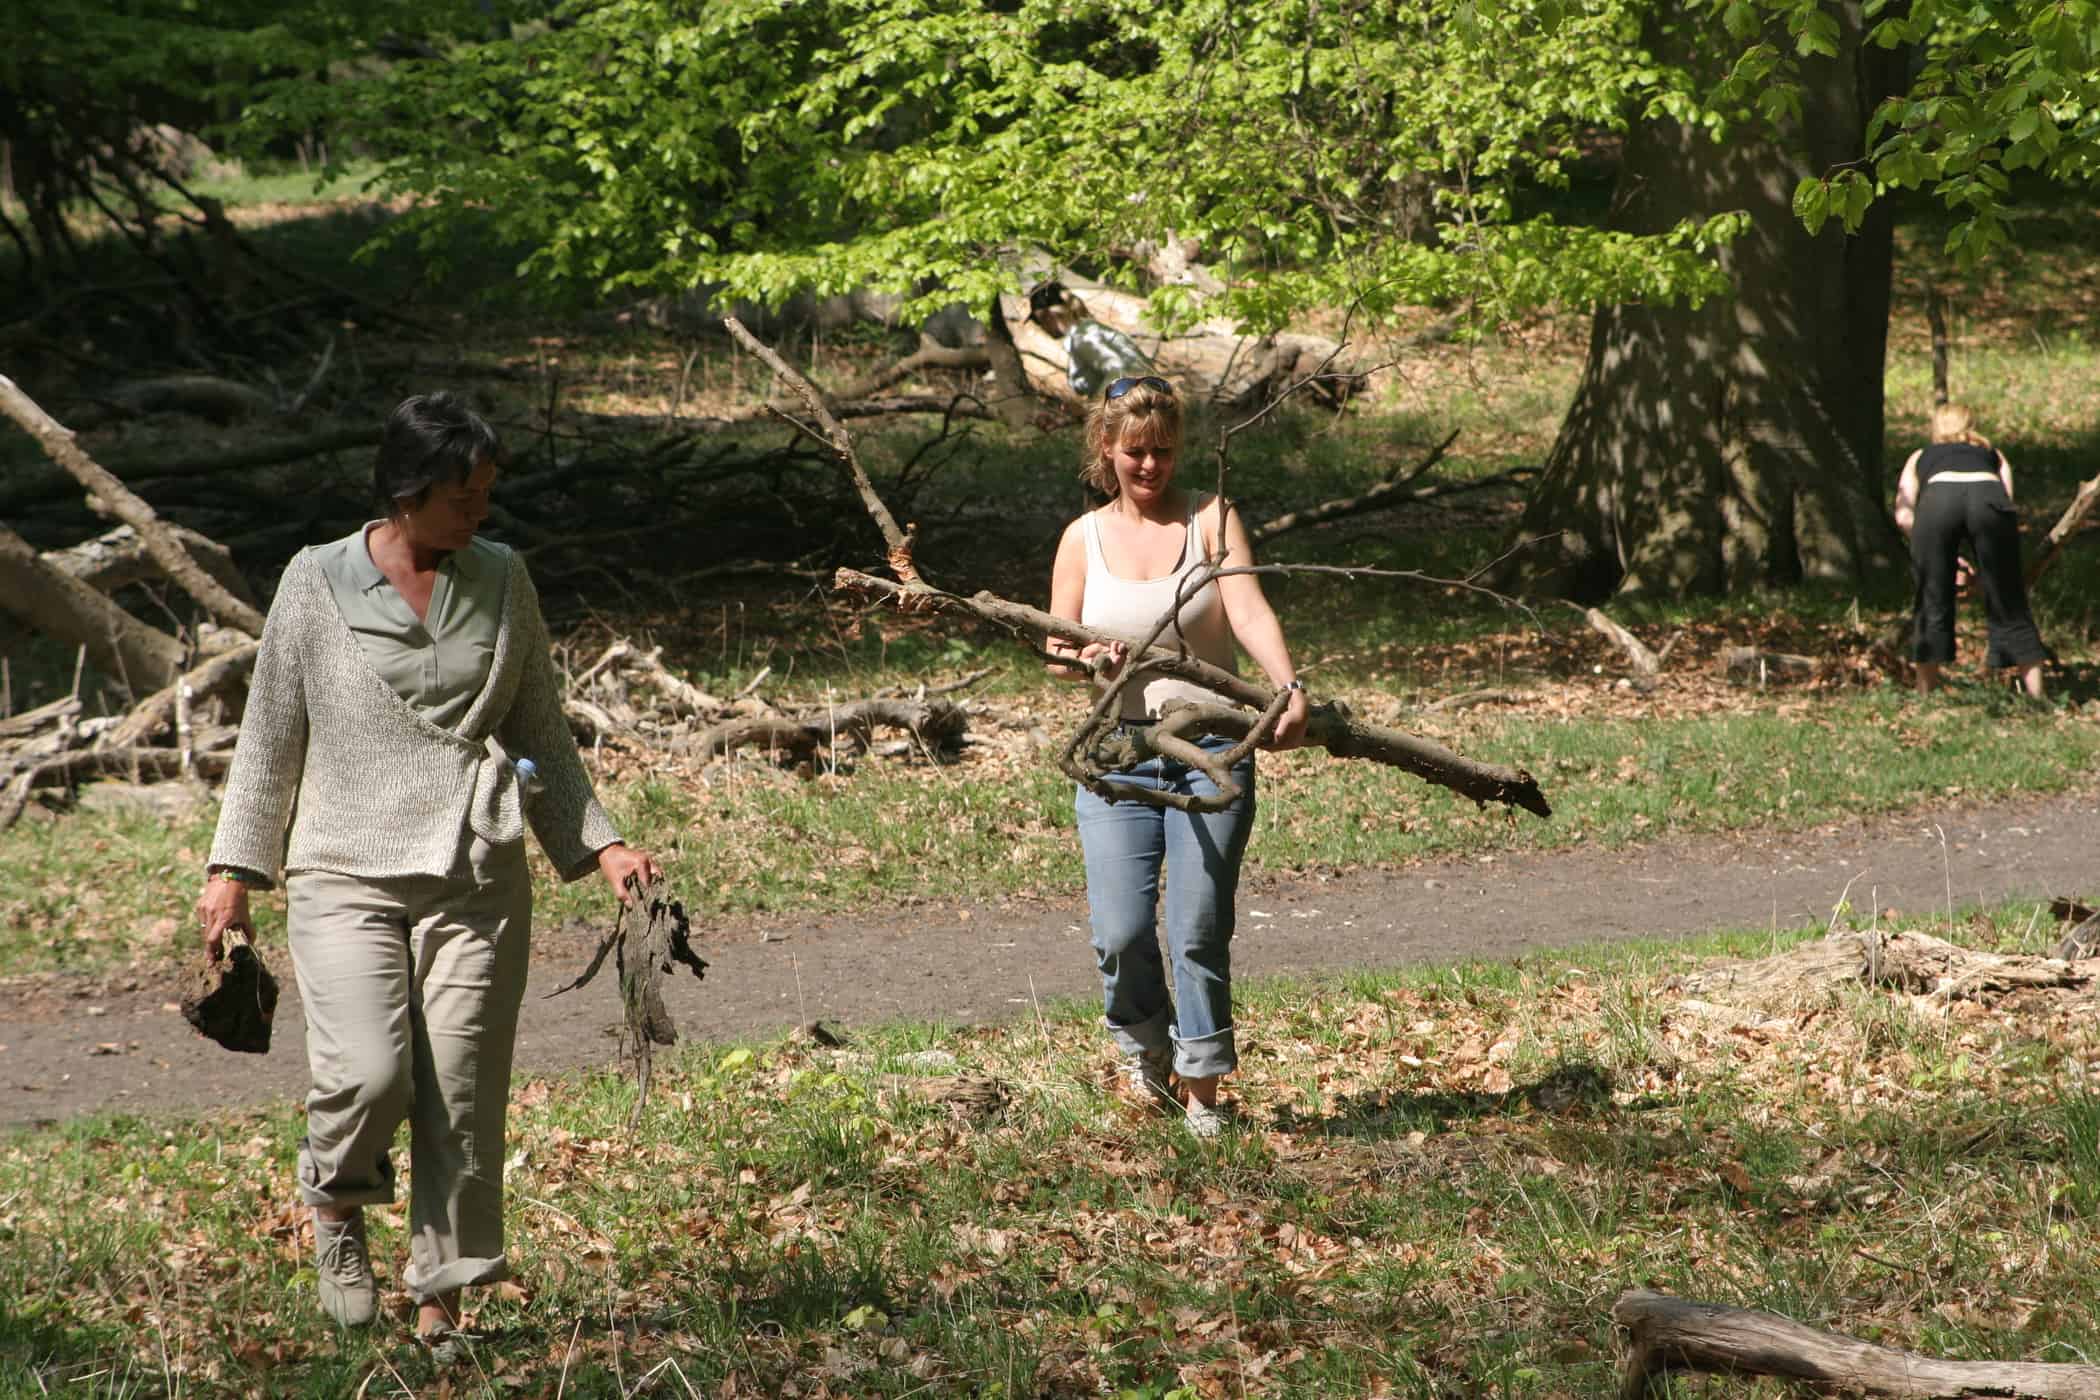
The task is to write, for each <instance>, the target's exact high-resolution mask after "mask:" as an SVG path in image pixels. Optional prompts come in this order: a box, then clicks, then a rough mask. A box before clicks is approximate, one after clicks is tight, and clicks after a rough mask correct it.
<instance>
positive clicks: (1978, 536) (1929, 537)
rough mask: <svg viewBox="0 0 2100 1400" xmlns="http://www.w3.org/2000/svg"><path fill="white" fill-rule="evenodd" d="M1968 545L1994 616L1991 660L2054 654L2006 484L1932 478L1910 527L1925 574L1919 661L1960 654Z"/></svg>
mask: <svg viewBox="0 0 2100 1400" xmlns="http://www.w3.org/2000/svg"><path fill="white" fill-rule="evenodd" d="M1964 544H1967V545H1968V546H1969V549H1970V552H1971V553H1972V554H1973V555H1974V557H1975V560H1976V577H1977V579H1978V581H1979V582H1980V583H1981V584H1982V585H1983V603H1984V609H1985V612H1986V614H1987V616H1988V617H1989V619H1990V652H1989V655H1988V656H1986V657H1985V659H1984V665H1986V666H2020V667H2027V666H2033V665H2036V664H2038V663H2039V662H2040V661H2042V659H2043V658H2044V657H2045V656H2047V655H2048V653H2047V652H2046V651H2045V650H2044V648H2043V646H2042V636H2041V633H2039V632H2037V631H2036V630H2035V627H2034V615H2033V614H2032V613H2030V612H2029V611H2028V610H2027V581H2026V579H2025V578H2024V577H2023V576H2022V575H2021V572H2020V522H2019V517H2018V516H2016V515H2015V514H2013V505H2012V501H2011V500H2010V499H2009V498H2008V497H2007V496H2006V494H2005V488H2004V487H2003V486H2000V485H1999V484H1998V483H1997V482H1995V481H1943V482H1931V481H1928V482H1926V483H1925V486H1924V488H1923V489H1922V490H1920V491H1919V492H1918V509H1917V517H1916V519H1915V520H1914V521H1913V523H1912V525H1911V530H1910V556H1911V572H1912V574H1913V576H1914V577H1915V578H1916V580H1917V630H1916V635H1915V639H1914V640H1913V642H1912V644H1911V653H1910V654H1911V659H1912V660H1914V661H1938V662H1945V661H1952V660H1953V659H1954V566H1955V561H1956V559H1957V558H1958V557H1959V556H1960V553H1961V548H1962V546H1963V545H1964Z"/></svg>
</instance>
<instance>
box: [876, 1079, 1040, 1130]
mask: <svg viewBox="0 0 2100 1400" xmlns="http://www.w3.org/2000/svg"><path fill="white" fill-rule="evenodd" d="M879 1083H880V1085H881V1088H882V1090H883V1092H885V1093H889V1094H895V1095H898V1096H899V1097H902V1098H907V1099H916V1100H917V1101H918V1102H920V1103H929V1104H938V1105H939V1106H940V1107H942V1108H944V1109H946V1110H948V1112H949V1114H950V1115H951V1116H953V1117H956V1118H962V1119H966V1120H970V1121H973V1122H976V1121H982V1120H983V1119H986V1118H991V1117H995V1116H996V1115H997V1114H999V1113H1000V1112H1001V1111H1002V1110H1003V1109H1004V1108H1005V1107H1006V1104H1007V1100H1008V1099H1010V1098H1012V1097H1013V1093H1012V1090H1011V1089H1010V1088H1008V1086H1007V1084H1006V1081H1004V1080H1002V1079H997V1078H994V1077H993V1076H991V1075H989V1074H941V1075H919V1074H885V1075H883V1076H882V1077H881V1079H880V1081H879Z"/></svg>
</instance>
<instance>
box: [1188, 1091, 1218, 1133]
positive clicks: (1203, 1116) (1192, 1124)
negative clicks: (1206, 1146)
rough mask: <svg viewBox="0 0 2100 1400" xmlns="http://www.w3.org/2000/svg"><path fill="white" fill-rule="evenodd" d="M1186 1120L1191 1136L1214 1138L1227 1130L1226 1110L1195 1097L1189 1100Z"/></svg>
mask: <svg viewBox="0 0 2100 1400" xmlns="http://www.w3.org/2000/svg"><path fill="white" fill-rule="evenodd" d="M1184 1121H1185V1122H1186V1123H1187V1124H1188V1130H1189V1136H1190V1137H1199V1138H1206V1139H1208V1138H1214V1137H1216V1136H1217V1135H1218V1134H1220V1133H1222V1132H1224V1131H1225V1111H1224V1110H1223V1109H1221V1108H1218V1107H1216V1106H1214V1105H1212V1104H1207V1103H1198V1102H1197V1101H1196V1100H1194V1099H1190V1100H1189V1102H1188V1116H1187V1118H1186V1119H1185V1120H1184Z"/></svg>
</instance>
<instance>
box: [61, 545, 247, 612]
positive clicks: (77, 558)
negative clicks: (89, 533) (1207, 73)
mask: <svg viewBox="0 0 2100 1400" xmlns="http://www.w3.org/2000/svg"><path fill="white" fill-rule="evenodd" d="M168 528H169V530H170V531H172V532H173V533H174V536H175V538H176V540H177V542H178V543H180V544H181V545H182V548H183V552H184V553H185V554H187V555H188V556H189V558H190V561H191V562H192V563H194V564H195V565H196V566H197V567H198V568H200V569H202V570H204V572H205V573H207V574H210V575H211V576H212V577H213V578H214V579H217V580H218V582H219V585H220V586H221V587H223V588H224V589H225V590H226V591H227V592H228V593H231V594H232V595H233V596H234V597H236V598H238V599H240V600H241V601H242V602H244V603H246V604H248V606H250V607H254V606H256V598H255V592H254V590H253V589H251V588H250V587H249V586H248V580H247V579H246V578H244V577H242V576H241V571H240V569H239V568H237V567H235V565H234V562H233V555H232V554H231V553H230V552H228V550H227V549H226V547H225V546H224V545H222V544H220V543H219V542H218V541H217V540H214V539H212V538H211V537H210V536H209V535H203V534H199V533H198V532H197V531H195V530H192V529H190V528H188V527H187V526H183V525H170V526H169V527H168ZM44 562H45V563H47V564H49V565H51V566H52V567H53V568H55V569H61V570H63V571H64V572H66V573H69V574H71V575H72V576H73V577H74V578H77V579H79V580H80V581H81V582H82V583H84V584H86V585H87V586H88V587H90V588H92V589H95V590H96V591H97V592H101V593H114V592H116V591H117V590H118V589H119V588H122V587H124V586H125V585H126V584H132V583H137V582H139V581H140V580H141V579H149V578H161V577H164V575H163V574H162V572H161V569H160V566H159V565H158V564H157V563H155V562H154V560H153V558H152V556H151V555H149V554H148V553H147V552H146V542H145V541H144V540H142V539H140V538H139V532H138V531H137V530H134V529H133V528H132V527H131V526H129V525H118V526H116V527H115V528H113V529H109V530H105V531H103V532H102V533H101V534H99V535H97V536H95V537H94V538H93V539H91V540H82V541H81V542H80V543H79V544H76V545H70V546H68V547H67V548H65V549H47V550H45V551H44Z"/></svg>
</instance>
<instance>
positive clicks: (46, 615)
mask: <svg viewBox="0 0 2100 1400" xmlns="http://www.w3.org/2000/svg"><path fill="white" fill-rule="evenodd" d="M0 609H4V610H5V611H7V612H8V613H10V614H12V615H13V616H14V617H16V618H19V619H20V620H21V621H22V622H23V623H25V624H26V625H27V626H28V627H29V628H30V629H31V630H33V631H35V632H38V633H41V634H42V635H44V636H46V637H50V638H51V639H53V640H54V641H60V642H64V643H66V644H68V645H70V646H78V647H85V648H86V650H87V657H88V660H90V661H92V662H93V663H94V664H95V666H96V668H97V669H98V670H100V671H102V672H104V673H105V674H107V675H108V676H110V677H111V678H113V679H115V680H117V681H119V682H120V683H122V684H124V685H127V686H129V687H131V689H132V690H133V691H134V692H136V691H140V690H146V689H154V690H157V689H159V688H160V687H162V686H165V685H168V684H169V683H171V682H172V681H173V680H174V679H175V677H176V676H178V675H180V674H181V672H182V643H180V642H178V641H176V640H175V638H173V637H171V636H169V635H168V634H167V633H165V632H163V631H161V630H160V629H159V628H157V627H153V626H149V625H148V624H146V623H144V622H141V621H139V620H138V619H137V618H135V617H133V616H132V615H131V614H130V613H128V612H126V611H124V609H122V608H120V607H118V606H117V605H116V604H115V603H113V602H111V601H110V600H109V599H108V598H107V597H106V596H104V595H103V594H101V593H98V592H97V591H95V590H94V589H92V588H90V587H88V586H87V585H86V584H84V583H82V582H81V581H80V580H79V579H77V578H74V577H73V576H72V575H71V574H68V573H66V572H65V571H64V570H62V569H57V568H54V567H52V566H51V565H50V564H48V563H46V562H45V561H44V558H43V556H41V555H40V554H38V553H37V551H36V549H35V548H34V547H33V546H32V545H31V544H30V543H29V541H27V540H25V539H23V538H22V537H21V536H20V535H18V534H16V533H15V532H14V531H13V530H11V529H9V528H8V527H7V526H6V525H4V524H0Z"/></svg>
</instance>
